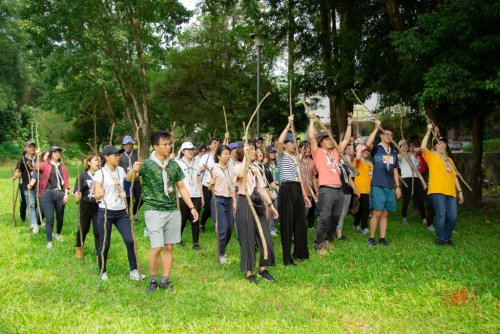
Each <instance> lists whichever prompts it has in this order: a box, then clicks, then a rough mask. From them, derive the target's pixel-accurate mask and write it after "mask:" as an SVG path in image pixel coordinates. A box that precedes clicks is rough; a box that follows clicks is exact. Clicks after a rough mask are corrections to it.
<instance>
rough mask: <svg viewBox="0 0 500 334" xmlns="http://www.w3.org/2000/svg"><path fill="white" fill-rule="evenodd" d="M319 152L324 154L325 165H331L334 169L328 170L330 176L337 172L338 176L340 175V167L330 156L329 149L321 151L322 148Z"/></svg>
mask: <svg viewBox="0 0 500 334" xmlns="http://www.w3.org/2000/svg"><path fill="white" fill-rule="evenodd" d="M320 150H321V151H322V152H323V153H324V154H325V156H326V165H327V166H328V165H333V166H334V167H335V169H333V168H332V169H330V173H332V174H335V173H336V172H338V173H339V174H340V173H341V171H340V166H339V164H338V163H337V161H336V160H335V157H334V156H333V154H332V150H330V149H326V150H325V149H323V148H320Z"/></svg>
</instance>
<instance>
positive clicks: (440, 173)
mask: <svg viewBox="0 0 500 334" xmlns="http://www.w3.org/2000/svg"><path fill="white" fill-rule="evenodd" d="M424 159H425V162H426V163H427V166H428V167H429V189H428V190H427V194H429V195H430V194H443V195H448V196H453V197H456V196H457V190H456V188H455V175H456V174H455V171H454V169H453V167H454V165H453V161H452V160H451V159H450V158H448V157H440V156H439V155H438V154H437V153H436V152H432V151H429V150H427V151H426V152H425V154H424ZM447 165H448V166H447Z"/></svg>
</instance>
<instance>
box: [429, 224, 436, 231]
mask: <svg viewBox="0 0 500 334" xmlns="http://www.w3.org/2000/svg"><path fill="white" fill-rule="evenodd" d="M427 229H428V230H429V231H431V232H436V229H435V228H434V225H430V226H427Z"/></svg>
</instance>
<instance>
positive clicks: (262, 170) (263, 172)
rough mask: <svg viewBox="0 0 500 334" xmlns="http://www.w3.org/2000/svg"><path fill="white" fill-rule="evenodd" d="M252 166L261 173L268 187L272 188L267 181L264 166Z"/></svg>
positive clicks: (257, 164) (260, 164)
mask: <svg viewBox="0 0 500 334" xmlns="http://www.w3.org/2000/svg"><path fill="white" fill-rule="evenodd" d="M252 166H255V167H256V168H257V169H258V170H259V171H260V175H261V176H262V178H263V179H264V182H265V183H266V187H268V188H271V186H270V185H269V181H267V177H266V172H265V167H264V165H263V164H262V163H257V162H253V163H252Z"/></svg>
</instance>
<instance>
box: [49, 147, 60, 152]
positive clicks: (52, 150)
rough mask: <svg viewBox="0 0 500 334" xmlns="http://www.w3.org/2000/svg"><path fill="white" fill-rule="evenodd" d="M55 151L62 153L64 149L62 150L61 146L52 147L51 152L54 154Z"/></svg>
mask: <svg viewBox="0 0 500 334" xmlns="http://www.w3.org/2000/svg"><path fill="white" fill-rule="evenodd" d="M54 151H59V152H62V148H60V147H59V146H52V147H51V148H49V152H54Z"/></svg>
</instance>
